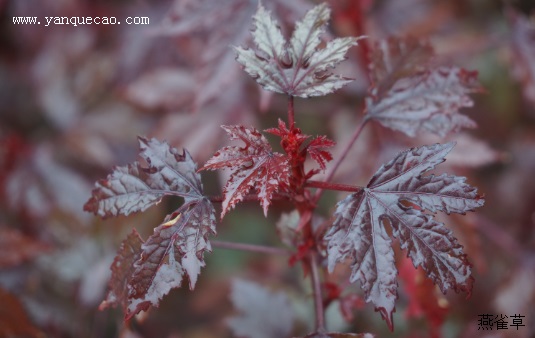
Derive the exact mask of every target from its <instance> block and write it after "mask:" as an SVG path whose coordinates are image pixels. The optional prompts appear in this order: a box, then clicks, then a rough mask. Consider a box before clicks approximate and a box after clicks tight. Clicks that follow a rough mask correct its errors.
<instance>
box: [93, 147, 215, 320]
mask: <svg viewBox="0 0 535 338" xmlns="http://www.w3.org/2000/svg"><path fill="white" fill-rule="evenodd" d="M139 141H140V156H141V158H142V159H143V160H144V161H145V163H146V165H147V166H146V167H144V166H142V165H141V164H140V163H138V162H135V163H134V164H130V165H128V166H127V167H119V168H116V169H115V170H114V172H113V173H112V174H111V175H109V176H108V178H107V180H103V181H100V182H98V183H97V189H95V190H94V191H93V196H92V197H91V199H90V200H89V202H88V203H87V204H86V206H85V208H86V210H90V211H93V212H95V213H97V214H99V215H101V216H116V215H118V214H124V215H128V214H129V213H131V212H135V211H143V210H145V209H146V208H148V207H149V206H151V205H153V204H156V203H158V202H159V201H160V200H161V198H162V197H163V196H164V195H175V196H180V197H183V198H184V204H182V205H181V206H180V207H179V208H178V209H177V210H175V212H173V213H172V214H171V215H168V216H167V217H166V219H165V221H164V223H162V224H161V225H160V226H158V227H156V228H155V229H154V233H153V235H152V236H150V237H149V238H148V239H147V240H146V241H145V242H143V240H142V239H141V238H140V237H139V234H138V233H137V232H136V231H135V230H134V231H133V232H132V233H131V234H130V235H129V236H128V237H127V238H126V239H125V240H124V241H123V243H122V244H121V247H120V249H119V252H118V254H117V256H116V258H115V260H114V262H113V264H112V266H111V270H112V278H111V280H110V291H109V293H108V296H107V298H106V300H105V301H103V302H102V304H101V305H100V308H101V309H104V308H106V307H109V306H117V305H119V304H120V305H122V307H123V310H124V312H125V319H126V320H129V319H130V318H132V317H133V316H134V315H136V314H137V313H139V312H140V311H142V310H147V309H148V308H149V307H150V306H151V305H153V306H158V304H159V302H160V299H161V298H162V297H163V296H164V295H166V294H167V293H168V292H169V291H170V290H171V289H172V288H176V287H179V286H180V285H181V283H182V277H183V275H184V274H186V275H187V276H188V277H189V281H190V289H193V288H194V287H195V283H196V281H197V278H198V275H199V273H200V270H201V267H203V266H204V265H205V263H204V258H203V257H204V252H205V251H211V246H210V243H209V241H208V235H211V234H212V235H213V234H215V210H214V207H213V205H212V203H211V202H210V201H209V200H208V199H207V198H206V197H204V195H203V191H202V183H201V180H200V175H199V174H198V173H197V172H196V169H197V165H196V164H195V162H193V160H192V159H191V156H190V155H189V153H188V152H187V151H186V150H184V151H183V152H182V154H180V153H179V152H178V150H177V149H175V148H171V147H170V146H169V145H168V144H167V143H163V142H159V141H158V140H156V139H152V140H147V139H145V138H141V137H140V138H139Z"/></svg>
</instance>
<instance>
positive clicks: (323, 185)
mask: <svg viewBox="0 0 535 338" xmlns="http://www.w3.org/2000/svg"><path fill="white" fill-rule="evenodd" d="M305 185H306V186H307V187H310V188H319V189H324V190H325V189H327V190H338V191H350V192H357V191H360V190H362V189H363V188H362V187H357V186H355V185H348V184H339V183H329V182H322V181H312V180H308V181H306V183H305Z"/></svg>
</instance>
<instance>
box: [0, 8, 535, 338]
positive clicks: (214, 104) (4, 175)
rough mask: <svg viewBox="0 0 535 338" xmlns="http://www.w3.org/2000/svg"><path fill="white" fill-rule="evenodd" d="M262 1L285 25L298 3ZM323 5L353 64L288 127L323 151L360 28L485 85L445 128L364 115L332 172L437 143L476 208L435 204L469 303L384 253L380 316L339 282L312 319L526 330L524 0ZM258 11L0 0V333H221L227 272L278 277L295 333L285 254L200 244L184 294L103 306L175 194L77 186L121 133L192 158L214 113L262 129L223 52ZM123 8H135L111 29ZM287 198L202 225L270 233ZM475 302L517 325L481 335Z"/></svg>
mask: <svg viewBox="0 0 535 338" xmlns="http://www.w3.org/2000/svg"><path fill="white" fill-rule="evenodd" d="M263 3H264V5H265V6H266V7H268V8H270V9H271V10H272V12H273V13H274V15H275V16H277V17H278V18H279V19H280V22H281V25H282V26H283V29H285V31H286V32H289V31H290V29H291V28H292V27H293V24H294V23H295V21H296V20H298V18H300V17H301V16H302V15H303V14H304V13H305V12H306V10H307V9H309V8H310V7H311V6H312V5H313V4H314V3H316V2H314V1H306V0H293V1H282V0H264V1H263ZM330 4H331V7H332V9H333V19H332V21H331V24H330V26H329V34H330V35H331V36H347V35H353V36H358V35H367V36H368V37H369V38H368V40H365V41H364V42H362V43H361V45H360V46H359V47H356V48H354V49H353V50H352V51H351V54H350V55H349V60H348V61H347V62H345V63H344V64H343V65H341V66H340V67H339V69H338V71H339V72H340V73H342V74H344V75H346V76H349V77H353V78H355V79H356V80H355V81H354V82H353V83H352V84H351V85H350V86H348V87H347V88H345V89H343V90H340V91H338V92H336V93H335V94H332V95H330V96H326V97H323V98H316V99H310V100H297V101H296V120H297V123H298V125H299V126H300V127H301V128H302V130H303V131H304V132H305V133H307V134H312V135H316V134H326V135H328V136H329V137H330V138H332V139H334V140H336V141H337V142H338V145H337V146H336V147H335V148H334V149H333V153H334V155H335V157H336V154H337V152H338V153H339V152H340V151H341V149H342V147H343V145H344V140H347V139H348V138H349V137H350V135H351V134H352V133H353V131H354V129H355V128H356V127H357V126H358V123H359V121H360V120H361V119H362V116H363V115H362V114H363V107H364V96H365V95H366V91H367V88H368V85H369V84H368V82H367V77H366V58H367V55H368V54H367V52H368V51H369V49H370V48H372V46H373V41H376V40H379V39H383V38H386V37H388V36H391V35H397V36H407V35H410V36H414V37H417V38H423V39H429V40H430V41H431V43H432V45H433V46H434V47H435V49H436V51H437V55H438V58H439V60H440V62H443V63H445V64H452V65H457V66H462V67H465V68H467V69H470V70H477V71H478V72H479V79H480V81H481V84H482V85H483V87H484V88H485V89H486V92H485V93H482V94H477V95H473V98H474V100H475V104H474V106H473V107H472V108H469V109H464V110H463V112H464V113H466V114H467V115H468V116H470V118H472V119H473V120H475V121H476V122H477V123H478V125H479V127H478V128H477V129H473V130H466V131H462V132H460V133H453V134H451V135H448V136H447V137H446V138H445V139H438V138H436V137H432V136H429V135H422V136H419V137H417V138H407V137H406V136H404V135H402V134H401V133H398V132H394V131H391V130H388V129H385V128H383V127H381V126H379V125H375V124H373V125H372V124H370V125H368V126H367V127H366V129H365V132H364V133H363V134H362V136H361V138H360V139H359V140H358V142H357V144H356V145H355V146H354V148H353V150H352V152H351V154H350V155H349V157H348V160H346V161H345V163H344V165H343V166H342V167H341V169H340V171H339V172H338V175H337V177H335V180H336V181H337V182H344V183H348V184H359V185H363V184H365V183H366V182H367V180H368V179H369V178H370V177H371V175H372V174H373V172H374V171H375V170H377V168H378V167H379V166H380V165H381V164H382V163H384V162H385V161H388V160H389V159H391V158H392V156H394V155H395V154H396V153H397V152H398V151H401V150H403V149H406V148H408V147H410V146H417V145H418V146H419V145H423V144H431V143H434V142H444V141H446V140H448V141H449V140H454V141H457V146H456V148H455V150H454V151H453V152H452V153H451V154H450V155H449V156H448V161H447V162H446V163H445V164H444V165H442V169H441V170H446V171H448V172H450V173H455V174H457V175H462V176H467V177H468V182H469V183H470V184H472V185H474V186H477V187H478V188H479V191H480V192H482V193H484V194H485V196H486V204H485V206H484V207H483V208H481V209H479V210H478V211H477V212H476V213H470V214H468V215H466V216H449V217H444V218H442V219H441V220H442V221H444V222H445V223H446V224H447V225H448V227H450V228H451V229H452V230H453V232H454V234H455V236H456V237H457V238H458V239H459V241H460V242H461V243H462V244H463V245H464V246H465V252H466V253H467V254H468V256H469V259H470V261H471V262H472V264H473V266H474V268H473V271H474V277H475V279H476V283H475V285H474V290H473V294H472V295H471V298H469V299H468V300H467V299H465V295H456V294H454V293H448V294H447V295H442V294H440V293H438V292H437V291H436V289H435V288H434V286H433V285H432V284H429V282H426V281H425V279H423V277H422V275H421V273H419V272H418V271H417V270H414V269H413V268H411V267H410V265H407V264H410V263H407V261H406V260H405V259H403V256H404V255H403V254H402V253H401V252H398V255H397V257H398V269H399V270H400V278H399V279H400V289H399V300H398V302H397V307H396V308H397V310H396V313H395V315H394V321H395V331H394V332H393V333H391V332H389V331H388V329H387V327H386V324H385V323H384V321H383V320H382V319H381V318H380V315H379V314H378V313H375V312H374V311H373V306H372V305H370V304H366V305H364V304H363V303H362V299H361V296H362V295H361V293H360V291H359V288H358V287H356V286H348V289H347V290H345V293H344V301H341V302H335V303H333V304H332V305H331V306H330V307H329V309H328V315H327V317H328V318H327V321H328V326H329V327H330V328H331V329H332V330H336V331H348V332H371V333H375V334H377V336H378V337H430V336H435V337H438V336H442V337H525V338H529V337H535V283H534V282H533V281H534V280H535V179H534V177H535V176H534V175H535V3H534V2H533V1H531V0H524V1H497V0H496V1H494V0H453V1H451V0H382V1H380V0H353V1H352V0H331V2H330ZM256 7H257V2H256V1H251V0H224V1H223V0H203V1H200V0H199V1H192V0H154V1H143V0H139V1H123V0H113V1H103V0H60V1H58V0H39V1H37V0H12V1H7V0H0V300H1V301H0V304H1V305H0V337H119V336H120V337H169V338H177V337H231V336H232V331H231V330H230V329H229V327H228V325H227V323H228V319H229V318H230V317H232V316H236V313H237V312H236V310H235V309H233V306H232V302H231V300H230V296H229V294H230V291H231V281H232V280H234V279H235V278H241V279H246V280H250V281H254V282H255V283H258V284H259V285H262V286H264V287H266V288H267V289H268V290H274V291H276V292H284V293H285V294H286V296H287V297H288V299H289V300H290V304H291V305H289V306H290V307H291V308H292V309H291V311H293V313H294V318H295V320H294V333H295V334H296V335H298V334H301V335H302V334H304V333H306V332H307V331H309V330H310V329H311V326H312V325H313V311H312V300H311V290H310V286H309V280H308V279H303V278H302V277H303V271H302V270H301V268H300V267H299V266H298V265H296V266H294V267H290V266H289V265H288V259H287V257H281V256H268V255H262V254H252V253H243V252H238V251H232V250H224V249H214V251H213V253H211V254H209V255H207V257H206V259H207V267H206V268H204V269H203V272H202V274H201V277H200V280H199V282H198V284H197V287H196V289H195V290H194V291H189V290H188V288H187V287H183V288H181V289H177V290H173V291H172V292H171V293H170V295H168V296H167V297H165V298H164V300H163V301H162V302H161V305H160V307H159V308H157V309H152V310H150V311H149V312H148V313H146V314H144V315H143V316H140V317H138V318H136V319H135V320H133V321H132V322H130V323H129V324H128V325H126V324H124V323H123V320H122V318H123V315H122V313H121V311H120V310H113V309H111V310H110V309H108V310H105V311H99V310H98V305H99V303H100V302H101V301H102V299H103V298H104V296H105V293H106V288H107V281H108V278H109V276H110V271H109V266H110V264H111V262H112V260H113V257H114V255H115V252H116V250H117V248H118V247H119V243H120V242H121V241H122V239H123V238H124V237H125V236H126V234H128V233H129V232H130V231H131V229H132V228H136V229H137V230H138V231H139V232H140V234H141V235H142V237H144V238H146V237H147V236H148V235H150V234H151V233H152V229H153V227H154V226H156V225H158V224H160V222H161V220H162V219H163V217H164V216H165V214H166V213H167V212H169V211H172V210H174V209H175V208H176V205H177V203H180V201H179V200H173V199H167V200H164V202H162V203H161V204H160V205H158V206H156V207H153V208H151V209H150V210H148V211H147V212H145V213H142V214H138V215H134V216H130V217H120V218H116V219H109V220H101V219H98V218H97V217H94V216H93V215H91V214H88V213H85V212H83V210H82V207H83V204H84V203H85V202H86V201H87V199H88V198H89V196H90V194H91V189H92V187H93V184H94V182H95V181H96V180H97V179H100V178H103V177H105V176H106V175H107V174H108V173H109V172H111V170H112V167H113V166H114V165H124V164H126V163H129V162H132V161H134V160H135V159H136V156H137V147H138V145H137V139H136V137H137V135H146V136H151V137H157V138H158V139H160V140H166V141H168V142H169V143H170V144H172V145H173V146H175V147H178V148H183V147H185V148H186V149H188V150H189V151H190V153H191V154H192V155H193V158H194V159H195V160H196V161H197V162H198V163H203V162H204V161H206V160H207V159H208V158H209V157H210V156H211V155H212V154H213V153H214V152H215V151H216V150H217V149H218V148H219V147H220V146H222V145H224V144H226V142H227V141H226V137H225V135H224V132H223V130H221V129H220V128H219V126H220V125H221V124H244V125H254V126H256V127H257V128H258V129H265V128H270V127H274V126H275V125H276V121H277V119H278V118H284V117H285V114H286V101H285V98H284V97H282V96H279V95H274V94H269V93H267V92H264V91H262V90H260V89H259V88H258V86H257V85H256V84H255V83H254V81H253V80H251V79H250V78H249V77H248V76H247V75H246V74H245V73H244V72H243V71H242V70H241V69H240V67H239V65H238V64H237V63H236V62H235V61H234V58H235V55H234V52H233V50H232V49H231V48H230V46H232V45H247V44H250V34H249V33H250V28H251V16H252V15H253V14H254V12H255V10H256ZM14 16H37V17H38V18H39V21H41V23H42V24H41V25H29V24H27V25H22V24H14V23H13V17H14ZM52 16H67V17H72V16H91V17H96V16H108V17H109V16H114V17H117V18H118V20H119V21H121V24H120V25H78V26H76V27H74V26H73V25H50V26H48V27H45V26H44V22H45V19H44V18H45V17H52ZM129 16H130V17H135V16H139V17H148V18H149V20H150V21H149V24H148V25H127V24H126V22H125V19H126V18H127V17H129ZM269 139H270V140H271V141H275V139H274V138H269ZM274 147H275V148H276V149H280V147H279V146H278V145H277V144H274ZM223 178H224V176H218V175H217V174H215V173H203V181H204V185H205V189H206V190H207V192H208V193H209V194H213V195H217V194H220V192H221V186H222V183H221V182H222V181H221V179H223ZM342 197H343V195H342V194H335V193H328V194H325V196H324V197H323V199H322V200H321V205H320V208H319V215H318V217H323V218H324V219H328V218H329V217H330V216H331V215H332V212H333V211H334V205H335V203H336V201H338V200H340V199H341V198H342ZM289 212H291V209H289V207H288V206H287V205H283V204H277V203H275V204H274V206H273V207H272V208H270V212H269V215H268V217H267V218H264V217H263V215H262V212H261V209H260V207H259V206H258V205H257V204H256V203H243V204H242V205H240V206H239V207H237V208H236V209H235V210H234V211H232V212H231V213H230V214H229V215H228V216H227V217H226V218H225V219H224V220H223V221H222V222H220V223H219V224H218V239H220V240H228V241H236V242H244V243H253V244H263V245H271V246H278V247H282V246H284V245H283V244H282V243H281V242H280V240H279V239H278V236H277V231H276V226H275V224H276V223H277V221H278V220H279V218H280V217H281V215H282V214H283V213H289ZM396 250H398V248H397V247H396ZM330 278H336V276H335V277H330ZM237 291H239V290H237ZM344 306H345V307H346V308H345V309H343V308H344ZM342 310H343V311H342ZM483 314H492V315H494V316H495V315H507V316H511V315H513V314H520V315H523V316H525V318H524V319H523V324H524V325H526V326H525V327H521V328H520V330H518V331H517V330H516V329H515V328H514V327H509V328H508V329H507V330H496V327H495V328H494V330H493V331H484V330H481V327H480V326H478V320H479V319H481V317H480V315H483ZM509 321H510V323H511V320H509ZM478 329H479V330H478Z"/></svg>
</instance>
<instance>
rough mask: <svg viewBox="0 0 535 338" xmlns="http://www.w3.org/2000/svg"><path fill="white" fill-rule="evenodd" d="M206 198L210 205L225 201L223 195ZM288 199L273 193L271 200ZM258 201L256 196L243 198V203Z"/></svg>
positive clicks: (284, 195)
mask: <svg viewBox="0 0 535 338" xmlns="http://www.w3.org/2000/svg"><path fill="white" fill-rule="evenodd" d="M207 197H208V199H209V200H210V202H212V203H222V202H223V201H224V200H225V196H223V195H217V196H207ZM289 198H290V197H289V196H288V195H286V194H280V193H274V194H273V198H272V199H271V200H272V201H278V200H284V199H289ZM258 200H260V198H258V195H257V194H250V195H245V196H244V197H243V201H244V202H245V201H258Z"/></svg>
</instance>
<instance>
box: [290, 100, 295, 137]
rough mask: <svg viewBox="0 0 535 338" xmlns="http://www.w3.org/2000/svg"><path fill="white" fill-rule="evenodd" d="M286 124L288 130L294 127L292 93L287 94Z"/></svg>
mask: <svg viewBox="0 0 535 338" xmlns="http://www.w3.org/2000/svg"><path fill="white" fill-rule="evenodd" d="M288 124H289V125H290V130H292V129H294V128H295V113H294V97H293V96H292V95H288Z"/></svg>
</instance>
